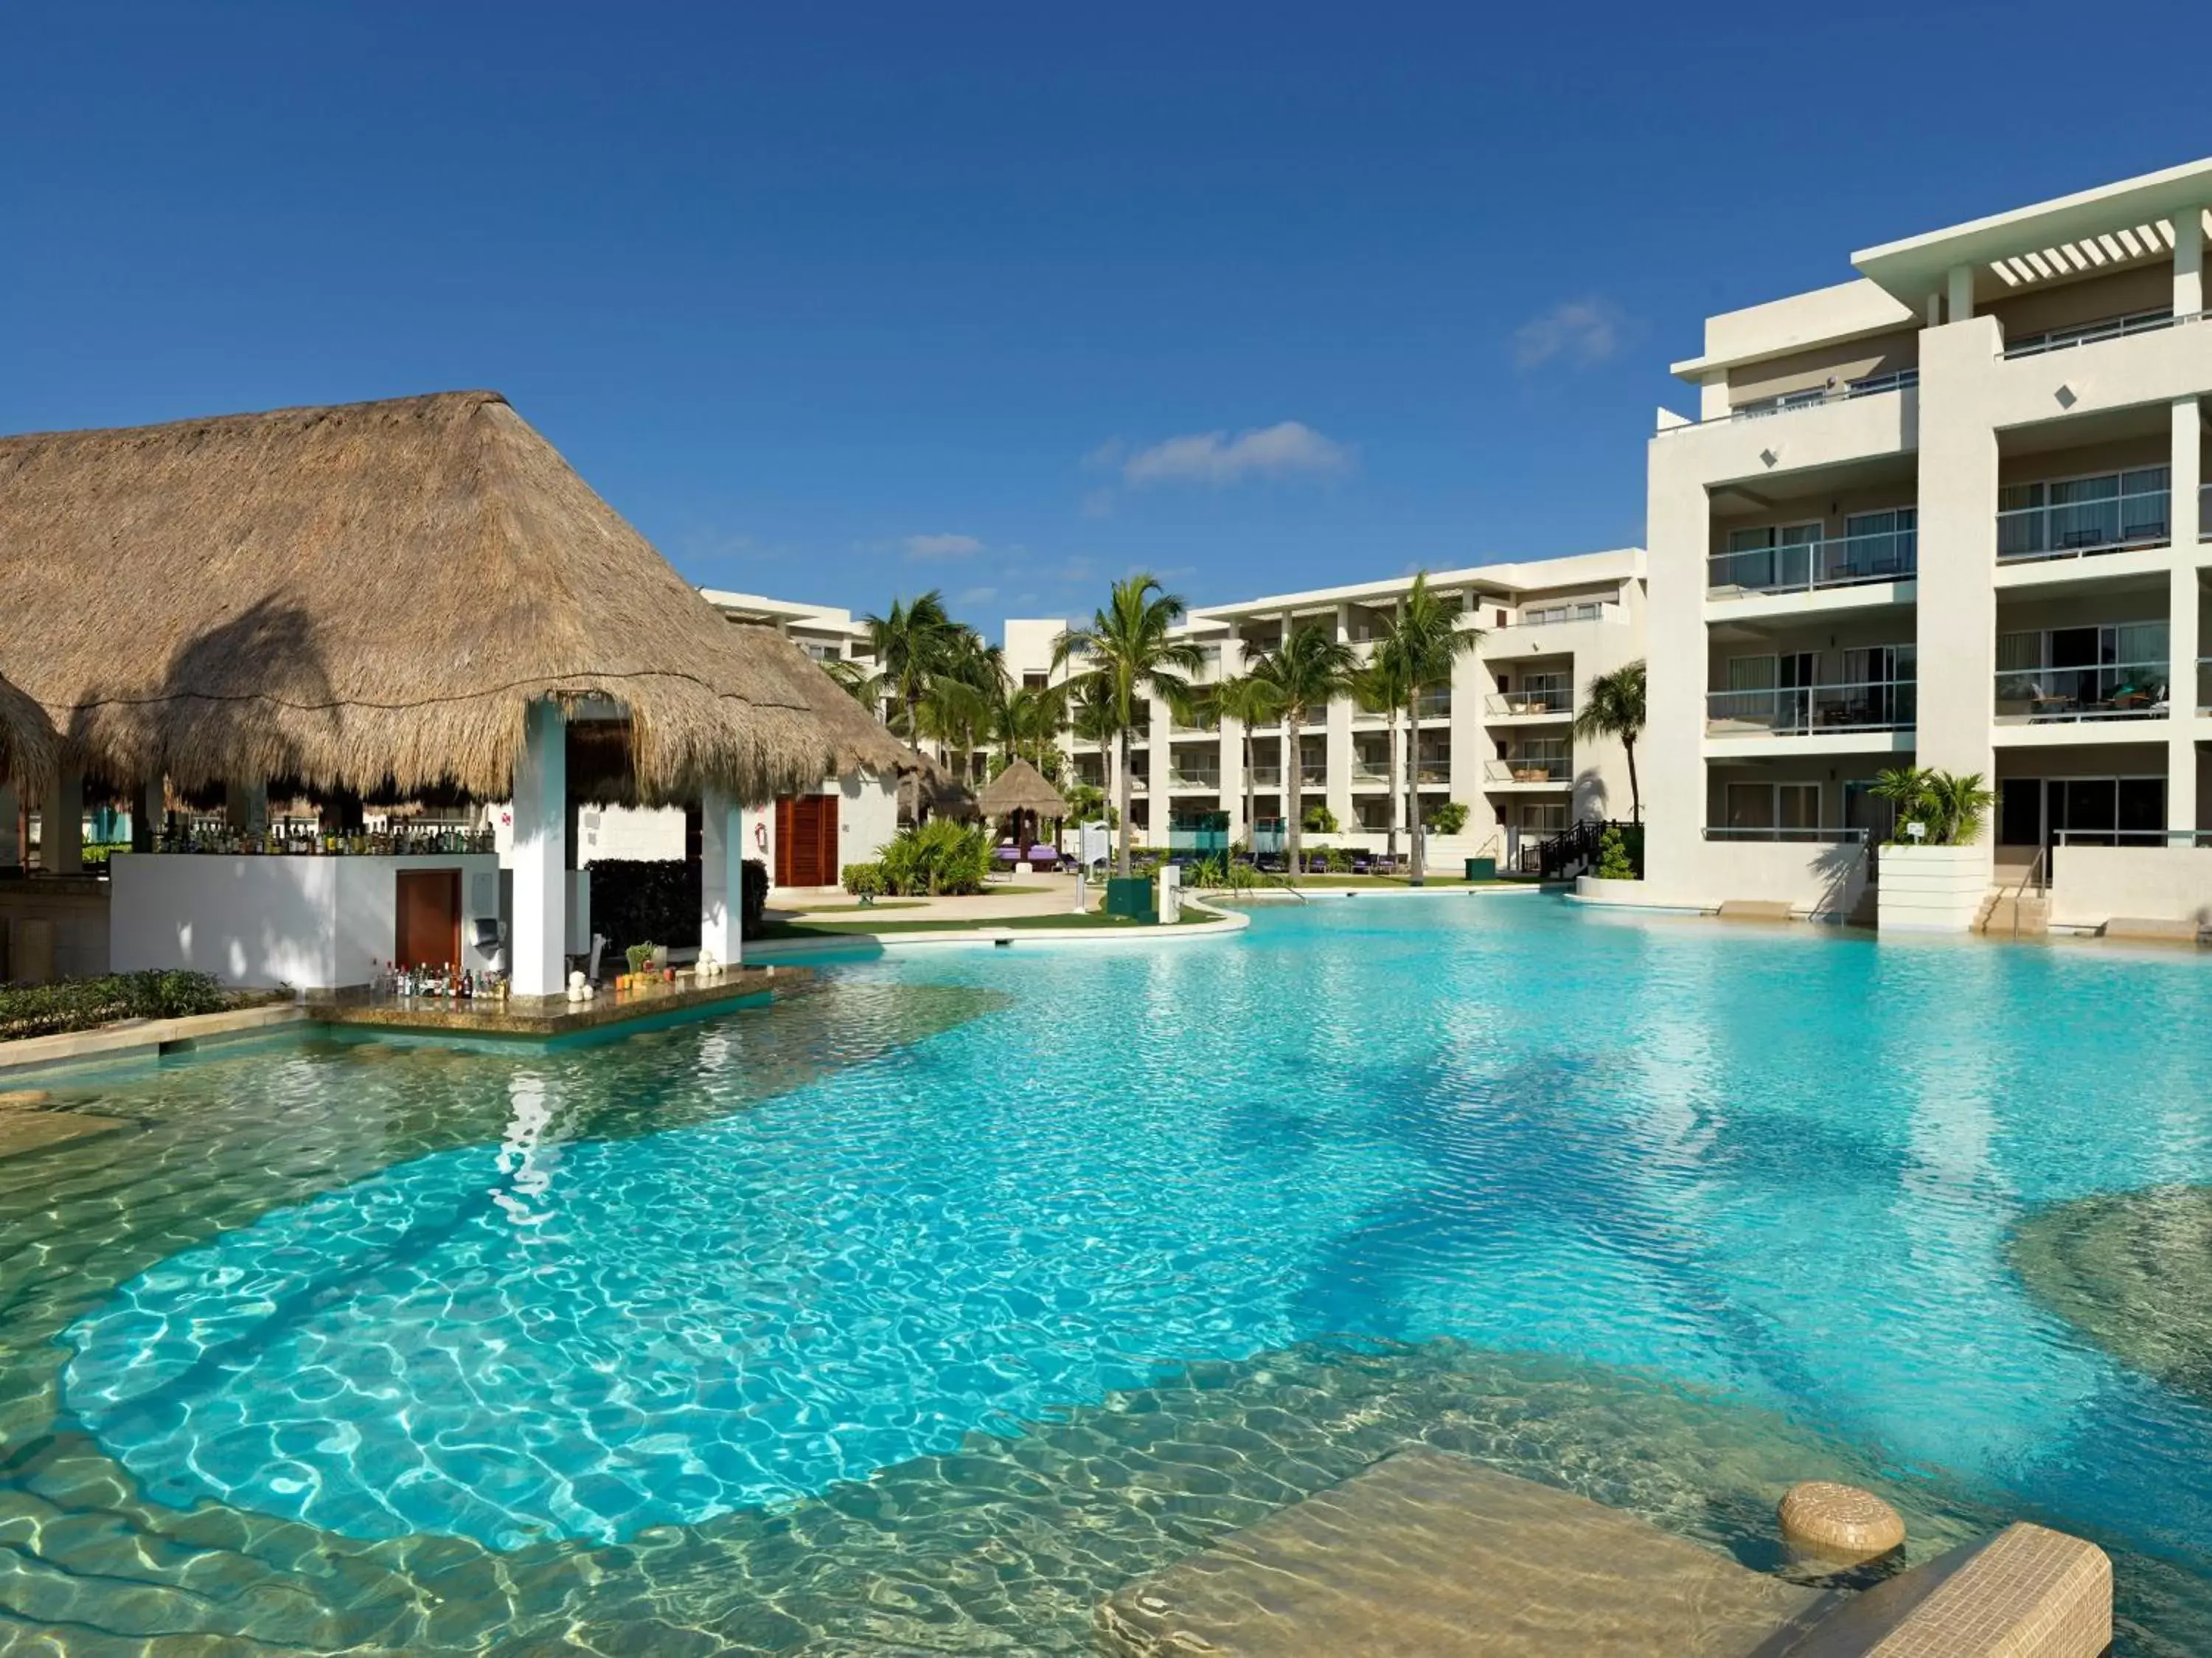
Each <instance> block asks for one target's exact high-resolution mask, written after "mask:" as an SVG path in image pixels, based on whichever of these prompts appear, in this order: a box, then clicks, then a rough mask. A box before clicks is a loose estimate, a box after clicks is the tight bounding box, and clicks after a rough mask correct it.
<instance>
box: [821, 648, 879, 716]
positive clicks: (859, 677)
mask: <svg viewBox="0 0 2212 1658" xmlns="http://www.w3.org/2000/svg"><path fill="white" fill-rule="evenodd" d="M822 671H823V673H824V674H828V675H829V677H830V679H831V680H834V681H836V686H837V688H838V689H839V690H841V691H842V692H844V693H845V694H846V695H847V696H848V697H850V698H852V699H853V700H854V702H856V703H858V704H860V706H861V707H863V708H865V709H866V710H868V712H869V713H871V714H872V713H874V712H875V711H876V706H877V704H879V703H881V702H882V701H883V699H884V676H883V675H882V674H878V673H875V672H874V671H872V669H871V668H870V667H868V665H867V664H866V662H855V661H848V660H846V659H845V658H843V657H840V658H838V659H837V660H836V661H829V662H824V663H823V664H822Z"/></svg>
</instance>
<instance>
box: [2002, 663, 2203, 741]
mask: <svg viewBox="0 0 2212 1658" xmlns="http://www.w3.org/2000/svg"><path fill="white" fill-rule="evenodd" d="M2123 691H2129V692H2134V693H2135V694H2136V696H2137V697H2139V698H2141V699H2142V700H2141V701H2140V702H2139V703H2137V704H2131V705H2130V706H2129V707H2126V708H2116V707H2114V706H2112V698H2114V697H2116V696H2118V695H2119V694H2120V692H2123ZM1995 699H1996V702H1998V703H2000V704H2002V703H2007V702H2014V703H2026V704H2028V707H2027V711H2026V712H2025V713H2022V714H2002V713H1993V714H1992V715H1991V717H1992V718H1993V719H1994V720H1996V722H1997V723H1998V724H2000V725H2019V724H2028V725H2044V724H2049V723H2051V722H2060V721H2073V722H2079V721H2082V720H2129V719H2136V720H2141V719H2156V718H2160V717H2162V716H2165V715H2166V714H2168V713H2170V712H2171V711H2172V701H2173V691H2172V664H2170V663H2168V662H2164V661H2157V662H2084V663H2082V664H2081V666H2080V667H2006V668H1999V669H1998V670H1997V673H1996V698H1995ZM2051 704H2057V706H2051ZM2100 704H2101V705H2100Z"/></svg>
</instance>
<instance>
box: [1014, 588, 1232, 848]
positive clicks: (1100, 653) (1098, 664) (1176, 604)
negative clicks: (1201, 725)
mask: <svg viewBox="0 0 2212 1658" xmlns="http://www.w3.org/2000/svg"><path fill="white" fill-rule="evenodd" d="M1182 617H1183V602H1182V600H1181V599H1179V598H1177V597H1176V595H1175V594H1171V593H1169V592H1168V591H1166V590H1165V589H1164V588H1162V587H1161V586H1160V583H1159V579H1158V577H1157V576H1149V575H1139V576H1130V577H1128V578H1127V580H1126V581H1121V582H1115V583H1114V591H1113V593H1112V594H1111V596H1110V597H1109V599H1108V600H1107V601H1106V604H1105V606H1104V607H1103V608H1102V609H1100V610H1097V611H1096V612H1094V613H1092V615H1091V622H1090V625H1088V626H1085V627H1075V628H1069V629H1067V630H1066V631H1064V632H1063V633H1061V635H1060V637H1059V638H1057V639H1055V640H1054V642H1053V647H1052V665H1053V667H1054V668H1055V669H1057V668H1061V667H1066V665H1067V664H1068V663H1069V662H1070V661H1077V660H1079V661H1081V663H1082V667H1081V669H1080V671H1079V672H1078V673H1076V674H1072V675H1070V676H1069V683H1070V685H1071V686H1073V687H1074V695H1075V696H1076V697H1077V698H1078V699H1079V701H1080V702H1081V703H1082V704H1085V706H1086V707H1087V708H1088V709H1090V710H1092V720H1093V727H1092V728H1093V729H1095V730H1097V731H1098V732H1100V733H1101V734H1102V735H1103V734H1105V733H1107V732H1109V731H1110V732H1111V734H1112V735H1113V739H1114V741H1115V748H1116V753H1117V757H1118V760H1119V765H1118V767H1117V770H1118V773H1119V777H1118V782H1117V787H1118V788H1119V789H1120V791H1121V799H1120V802H1119V804H1120V807H1121V845H1120V846H1119V847H1118V848H1117V849H1116V851H1115V874H1117V875H1127V874H1128V873H1129V849H1130V833H1131V827H1130V823H1129V729H1130V728H1131V727H1132V726H1133V725H1135V724H1136V722H1137V704H1138V702H1139V698H1147V697H1160V698H1169V699H1175V698H1183V697H1186V696H1187V695H1188V692H1189V688H1190V680H1189V679H1188V675H1190V674H1195V673H1197V672H1198V670H1199V668H1200V667H1201V666H1202V665H1203V664H1204V662H1205V661H1206V653H1205V652H1204V651H1203V650H1201V649H1199V647H1198V645H1197V644H1196V643H1194V642H1193V641H1191V640H1189V639H1179V638H1176V637H1175V635H1174V632H1173V629H1174V627H1175V625H1176V623H1177V622H1180V621H1181V620H1182Z"/></svg>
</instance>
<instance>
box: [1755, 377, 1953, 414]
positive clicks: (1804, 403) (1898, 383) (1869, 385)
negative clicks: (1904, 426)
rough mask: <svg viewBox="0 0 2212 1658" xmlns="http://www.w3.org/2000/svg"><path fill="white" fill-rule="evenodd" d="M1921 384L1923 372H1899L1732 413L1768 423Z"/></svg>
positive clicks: (1817, 389)
mask: <svg viewBox="0 0 2212 1658" xmlns="http://www.w3.org/2000/svg"><path fill="white" fill-rule="evenodd" d="M1919 383H1920V370H1919V369H1899V370H1898V371H1897V372H1896V373H1895V374H1889V375H1869V376H1868V377H1867V378H1866V379H1864V380H1848V381H1844V383H1843V384H1842V385H1840V386H1815V387H1811V388H1809V389H1808V390H1806V391H1802V392H1784V393H1782V395H1781V396H1779V397H1763V398H1760V399H1758V401H1756V402H1753V403H1739V404H1737V405H1735V407H1734V408H1732V409H1730V410H1729V411H1728V418H1729V419H1730V420H1764V419H1765V418H1768V417H1769V416H1771V415H1780V414H1788V413H1790V411H1792V410H1796V409H1812V408H1817V407H1819V406H1820V405H1821V404H1823V403H1848V402H1850V401H1851V400H1852V399H1855V398H1862V397H1880V396H1881V394H1882V393H1884V392H1901V391H1903V390H1905V388H1906V387H1910V386H1917V385H1918V384H1919Z"/></svg>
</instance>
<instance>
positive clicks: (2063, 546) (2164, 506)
mask: <svg viewBox="0 0 2212 1658" xmlns="http://www.w3.org/2000/svg"><path fill="white" fill-rule="evenodd" d="M2167 483H2168V479H2167V472H2166V468H2165V467H2164V466H2145V467H2141V468H2139V469H2137V470H2136V471H2133V472H2105V473H2102V474H2100V475H2099V476H2096V477H2093V478H2073V479H2063V480H2056V481H2051V482H2045V483H2037V484H2015V485H2009V486H2008V487H2007V488H2004V489H2002V490H2000V491H1998V492H1997V495H1998V500H1999V503H2000V510H1999V511H1998V513H1997V562H1998V563H1999V564H2025V563H2029V562H2033V561H2035V560H2039V559H2052V558H2091V557H2093V556H2095V555H2096V554H2098V553H2102V552H2126V551H2127V550H2128V549H2130V548H2131V547H2162V546H2165V545H2166V542H2167V541H2168V540H2169V539H2172V533H2173V516H2172V491H2171V490H2170V489H2169V488H2168V486H2167ZM2008 498H2009V499H2012V501H2013V504H2012V505H2010V506H2003V505H2002V503H2003V502H2004V501H2006V500H2007V499H2008Z"/></svg>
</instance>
